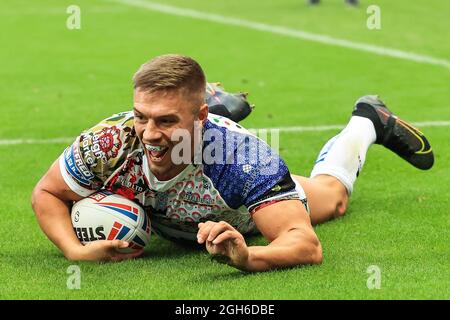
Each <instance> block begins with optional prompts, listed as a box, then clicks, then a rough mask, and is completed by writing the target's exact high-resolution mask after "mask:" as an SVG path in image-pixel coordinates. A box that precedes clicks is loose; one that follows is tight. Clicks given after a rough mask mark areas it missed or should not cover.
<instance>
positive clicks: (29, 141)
mask: <svg viewBox="0 0 450 320" xmlns="http://www.w3.org/2000/svg"><path fill="white" fill-rule="evenodd" d="M74 140H75V138H69V137H62V138H50V139H0V146H11V145H17V144H57V143H61V144H62V143H72V142H73V141H74Z"/></svg>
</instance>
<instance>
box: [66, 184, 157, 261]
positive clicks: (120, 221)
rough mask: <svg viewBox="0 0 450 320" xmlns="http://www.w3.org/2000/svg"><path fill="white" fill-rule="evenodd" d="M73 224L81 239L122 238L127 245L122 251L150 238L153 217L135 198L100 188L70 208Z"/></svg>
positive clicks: (134, 249)
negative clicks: (150, 216) (131, 198)
mask: <svg viewBox="0 0 450 320" xmlns="http://www.w3.org/2000/svg"><path fill="white" fill-rule="evenodd" d="M71 220H72V225H73V228H74V231H75V234H76V235H77V237H78V239H79V240H80V242H81V243H83V244H87V243H89V242H92V241H96V240H116V239H117V240H123V241H127V242H129V244H130V245H129V246H128V248H124V249H117V250H118V251H120V252H134V251H136V250H140V249H142V248H143V247H145V246H146V245H147V244H148V243H149V241H150V219H149V218H148V216H147V214H146V213H145V211H144V209H143V208H142V207H141V206H139V205H138V204H136V203H135V202H133V201H131V200H129V199H127V198H125V197H122V196H120V195H117V194H114V193H112V192H107V191H101V192H97V193H94V194H92V195H90V196H89V197H87V198H85V199H82V200H80V201H78V202H76V203H75V204H74V205H73V207H72V212H71Z"/></svg>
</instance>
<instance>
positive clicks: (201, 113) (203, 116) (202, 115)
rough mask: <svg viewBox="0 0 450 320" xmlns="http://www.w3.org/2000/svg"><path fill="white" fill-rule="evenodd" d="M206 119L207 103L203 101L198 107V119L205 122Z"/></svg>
mask: <svg viewBox="0 0 450 320" xmlns="http://www.w3.org/2000/svg"><path fill="white" fill-rule="evenodd" d="M206 119H208V105H207V104H206V103H205V104H204V105H202V106H201V107H200V110H199V112H198V120H199V121H201V122H202V124H205V121H206Z"/></svg>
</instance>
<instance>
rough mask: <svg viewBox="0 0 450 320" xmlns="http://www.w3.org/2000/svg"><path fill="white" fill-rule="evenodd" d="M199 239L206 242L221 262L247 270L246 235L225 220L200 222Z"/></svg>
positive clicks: (207, 247) (216, 258)
mask: <svg viewBox="0 0 450 320" xmlns="http://www.w3.org/2000/svg"><path fill="white" fill-rule="evenodd" d="M198 228H199V229H198V233H197V241H198V243H200V244H202V243H206V250H208V252H209V253H210V254H211V255H213V258H214V259H215V260H216V261H218V262H221V263H226V264H229V265H231V266H233V267H235V268H238V269H241V270H245V269H246V266H247V263H248V257H249V251H248V247H247V244H246V243H245V239H244V236H243V235H242V234H241V233H240V232H239V231H237V230H236V229H235V228H233V227H232V226H231V225H230V224H228V223H226V222H225V221H220V222H213V221H207V222H204V223H203V222H201V223H199V224H198Z"/></svg>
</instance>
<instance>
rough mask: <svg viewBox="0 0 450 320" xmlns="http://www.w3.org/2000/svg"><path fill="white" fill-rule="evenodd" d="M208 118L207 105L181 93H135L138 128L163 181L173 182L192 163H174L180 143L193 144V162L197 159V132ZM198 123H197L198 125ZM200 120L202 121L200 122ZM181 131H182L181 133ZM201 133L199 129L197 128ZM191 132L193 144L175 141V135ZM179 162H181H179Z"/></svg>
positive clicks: (190, 137)
mask: <svg viewBox="0 0 450 320" xmlns="http://www.w3.org/2000/svg"><path fill="white" fill-rule="evenodd" d="M207 116H208V107H207V105H206V104H204V105H201V106H198V105H195V104H194V103H193V102H192V101H189V99H186V97H185V96H184V95H182V94H179V93H178V92H156V93H151V94H150V93H147V92H144V91H141V90H139V89H136V90H135V92H134V127H135V130H136V133H137V135H138V137H139V139H140V140H141V142H142V144H143V146H144V150H145V154H146V156H147V159H148V162H149V165H150V170H151V171H152V173H153V174H154V175H155V176H156V178H158V179H159V180H169V179H171V178H173V177H175V176H176V175H177V174H178V173H180V172H181V171H182V170H183V169H184V168H186V166H187V165H188V163H186V161H184V162H183V163H181V164H175V163H174V160H175V159H174V156H179V153H178V152H174V153H172V150H173V148H174V146H176V145H177V144H178V143H183V145H190V148H191V150H189V151H190V155H191V159H192V158H193V156H194V152H193V151H194V129H195V128H196V123H197V124H201V123H203V122H204V121H205V120H206V118H207ZM196 121H197V122H196ZM198 121H200V122H198ZM179 129H182V130H181V131H180V130H179ZM195 130H198V129H195ZM180 132H184V133H187V134H186V135H183V138H184V139H186V138H189V139H190V143H187V141H183V140H181V139H179V138H178V139H173V140H176V141H172V139H171V138H172V137H173V134H174V133H176V134H179V133H180ZM175 162H176V163H179V162H180V161H178V162H177V161H175Z"/></svg>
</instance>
